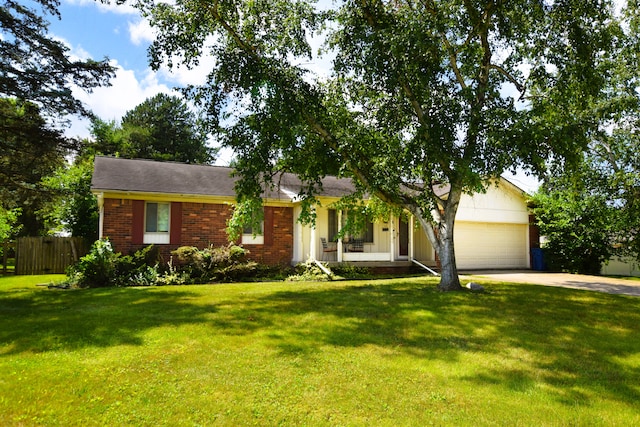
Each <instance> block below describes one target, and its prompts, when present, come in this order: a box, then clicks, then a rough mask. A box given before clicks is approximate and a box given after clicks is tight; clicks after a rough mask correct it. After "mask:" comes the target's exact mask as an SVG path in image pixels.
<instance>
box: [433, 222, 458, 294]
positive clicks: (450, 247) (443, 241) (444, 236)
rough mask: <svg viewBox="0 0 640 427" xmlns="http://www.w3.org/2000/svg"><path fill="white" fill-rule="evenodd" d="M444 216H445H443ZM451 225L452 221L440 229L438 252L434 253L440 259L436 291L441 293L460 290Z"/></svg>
mask: <svg viewBox="0 0 640 427" xmlns="http://www.w3.org/2000/svg"><path fill="white" fill-rule="evenodd" d="M445 216H446V215H445ZM453 224H454V221H451V222H450V223H449V222H448V221H447V224H446V225H445V226H444V227H442V226H441V227H440V233H439V234H438V240H439V241H440V245H439V250H437V251H436V253H437V254H438V258H440V267H441V270H440V283H439V284H438V289H439V290H441V291H459V290H461V289H462V286H461V285H460V278H459V277H458V267H457V266H456V254H455V247H454V244H453Z"/></svg>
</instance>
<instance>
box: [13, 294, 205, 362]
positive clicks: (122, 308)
mask: <svg viewBox="0 0 640 427" xmlns="http://www.w3.org/2000/svg"><path fill="white" fill-rule="evenodd" d="M193 296H195V294H192V293H190V292H186V291H177V290H176V289H175V288H174V289H171V290H170V292H164V291H159V292H157V291H156V289H150V288H144V289H136V288H122V289H114V288H109V289H87V290H71V291H37V292H33V291H30V292H15V293H6V294H0V357H1V356H7V355H12V354H19V353H23V352H36V353H37V352H46V351H53V350H74V349H78V348H83V347H90V346H97V347H109V346H116V345H123V344H130V345H142V344H143V342H142V339H141V335H142V332H143V331H145V330H147V329H150V328H155V327H159V326H163V325H176V326H177V325H182V324H193V323H198V322H205V321H206V320H207V318H206V316H207V315H210V314H211V313H213V312H215V307H213V306H203V305H196V304H192V303H190V302H189V299H190V298H191V297H193Z"/></svg>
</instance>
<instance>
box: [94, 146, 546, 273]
mask: <svg viewBox="0 0 640 427" xmlns="http://www.w3.org/2000/svg"><path fill="white" fill-rule="evenodd" d="M231 172H232V169H231V168H227V167H220V166H203V165H189V164H181V163H173V162H156V161H150V160H129V159H120V158H114V157H96V159H95V164H94V173H93V179H92V187H91V188H92V192H93V194H95V195H96V197H97V199H98V206H99V209H100V223H99V235H100V237H101V238H102V237H108V238H109V240H110V241H111V243H112V245H113V247H114V250H116V251H118V252H122V253H129V252H132V251H135V250H137V249H139V248H141V247H144V246H146V245H148V244H154V245H157V246H159V247H160V250H161V253H162V254H163V256H164V257H165V258H166V259H168V257H169V254H170V252H171V251H172V250H174V249H176V248H178V247H180V246H196V247H198V248H203V247H206V246H208V245H214V246H221V245H226V244H227V242H228V238H227V234H226V231H225V230H226V226H227V220H228V219H229V217H230V216H231V213H232V206H233V204H234V203H235V191H234V183H235V178H233V177H232V176H231ZM299 189H300V181H299V180H298V179H297V178H295V177H294V176H292V175H288V174H284V175H283V176H282V177H281V179H280V180H279V182H278V187H277V188H275V189H273V190H269V191H265V193H264V194H263V204H264V222H263V225H262V230H258V232H257V235H254V233H253V232H252V231H250V230H247V232H246V234H244V235H243V236H242V242H240V243H241V244H242V245H243V246H244V247H246V248H247V249H248V250H249V251H250V257H251V258H252V259H254V260H256V261H258V262H261V263H264V264H270V265H276V264H282V265H291V264H297V263H300V262H305V261H306V260H308V259H310V258H312V259H319V260H325V261H328V262H330V263H331V262H339V263H342V262H349V263H355V264H359V265H364V266H369V267H378V268H388V267H404V268H407V267H410V266H412V264H413V262H415V261H417V262H419V263H421V264H423V265H426V266H430V267H434V266H436V265H437V258H436V254H435V251H434V249H433V247H432V246H431V244H430V242H429V241H428V239H427V238H426V236H425V235H424V233H423V231H422V230H420V229H419V228H418V226H417V224H416V223H415V222H414V221H413V219H410V220H409V222H408V223H407V222H405V221H403V220H401V219H399V218H391V219H390V220H389V221H388V222H384V223H369V224H368V227H367V231H366V232H365V233H364V235H362V236H357V237H356V238H353V237H352V238H351V239H345V240H344V241H341V240H340V241H335V239H334V237H335V235H336V233H337V232H338V230H339V229H340V227H341V224H342V216H343V213H342V212H339V211H336V210H333V209H330V205H331V203H332V202H335V201H337V200H338V199H339V198H340V197H342V196H344V195H347V194H350V193H351V192H352V191H353V185H352V183H351V181H350V180H348V179H338V178H335V177H327V178H325V179H324V180H323V193H322V194H321V195H319V196H318V200H319V202H320V204H319V206H317V207H316V215H317V217H316V225H315V228H314V227H311V226H306V225H302V224H300V223H299V222H298V221H297V220H296V219H297V218H298V216H299V214H300V212H301V208H300V206H299V202H298V201H297V197H296V196H297V194H298V193H299ZM526 198H527V195H526V193H525V192H524V191H522V190H521V189H519V188H518V187H516V186H515V185H513V184H512V183H510V182H509V181H507V180H505V179H503V178H501V179H500V180H499V181H498V182H497V185H492V186H490V187H489V188H488V190H487V192H486V193H483V194H475V195H473V196H467V195H465V196H463V198H462V200H461V203H460V207H459V211H458V214H457V217H456V231H455V245H456V259H457V264H458V268H460V269H483V268H501V269H503V268H504V269H515V268H530V267H531V260H530V255H529V253H530V247H532V246H533V247H535V246H536V245H537V235H536V233H535V230H534V229H533V228H532V227H530V226H529V212H528V209H527V205H526ZM328 207H329V208H328Z"/></svg>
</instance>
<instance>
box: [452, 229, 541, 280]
mask: <svg viewBox="0 0 640 427" xmlns="http://www.w3.org/2000/svg"><path fill="white" fill-rule="evenodd" d="M454 233H455V246H456V263H457V266H458V268H460V269H470V268H527V264H528V259H529V249H528V247H527V234H528V226H527V225H526V224H489V223H479V222H458V223H456V225H455V231H454Z"/></svg>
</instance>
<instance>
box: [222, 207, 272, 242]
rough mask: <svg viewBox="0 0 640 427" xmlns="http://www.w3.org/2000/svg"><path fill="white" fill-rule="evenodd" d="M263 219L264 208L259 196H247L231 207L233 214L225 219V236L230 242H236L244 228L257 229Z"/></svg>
mask: <svg viewBox="0 0 640 427" xmlns="http://www.w3.org/2000/svg"><path fill="white" fill-rule="evenodd" d="M263 219H264V208H263V206H262V200H261V199H259V198H247V199H244V200H243V201H241V202H238V203H236V204H235V205H234V207H233V215H231V217H230V218H229V219H228V220H227V236H229V241H230V242H237V241H238V240H240V238H241V237H242V232H243V230H244V229H245V228H247V227H251V229H252V230H259V229H260V224H261V223H262V221H263Z"/></svg>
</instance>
